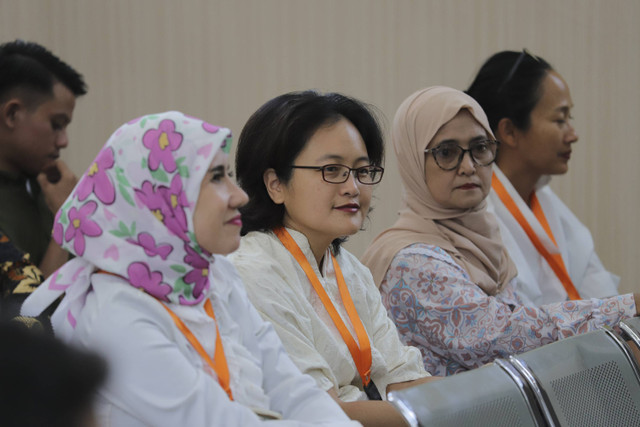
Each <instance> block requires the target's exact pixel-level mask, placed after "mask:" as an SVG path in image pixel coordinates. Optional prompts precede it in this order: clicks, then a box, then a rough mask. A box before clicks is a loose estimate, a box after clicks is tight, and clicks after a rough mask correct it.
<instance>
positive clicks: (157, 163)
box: [22, 112, 349, 426]
mask: <svg viewBox="0 0 640 427" xmlns="http://www.w3.org/2000/svg"><path fill="white" fill-rule="evenodd" d="M230 137H231V135H230V132H229V130H228V129H224V128H218V127H216V126H212V125H210V124H208V123H205V122H203V121H202V120H199V119H196V118H194V117H189V116H186V115H183V114H182V113H178V112H168V113H162V114H157V115H151V116H145V117H142V118H139V119H137V120H134V121H131V122H129V123H127V124H125V125H123V126H122V127H121V128H120V129H118V130H117V131H116V132H115V133H114V134H113V135H112V136H111V138H110V139H109V141H108V142H107V144H106V145H105V147H104V148H103V149H102V150H101V151H100V153H99V154H98V156H97V157H96V159H95V161H94V162H93V163H92V164H91V166H90V167H89V169H88V170H87V172H86V173H85V174H84V176H83V177H82V179H81V180H80V182H79V183H78V185H77V186H76V189H75V190H74V192H73V193H72V195H71V196H70V197H69V199H68V200H67V201H66V202H65V204H64V205H63V207H62V208H61V209H60V211H59V212H58V214H57V216H56V219H55V223H54V230H53V235H54V238H55V240H56V241H57V242H58V243H59V244H61V245H62V246H63V247H65V248H66V249H67V250H69V251H70V252H72V253H73V254H75V256H76V258H75V259H73V260H71V261H69V262H68V263H67V264H65V265H64V266H63V267H62V268H60V269H59V270H58V271H57V272H56V273H54V274H52V276H51V277H50V279H49V280H47V281H46V282H45V283H44V284H43V285H41V286H40V288H39V289H38V291H37V292H35V293H34V294H33V295H32V296H31V297H30V298H29V299H27V301H26V302H25V304H24V305H23V309H22V313H23V314H26V315H34V314H37V313H39V312H41V311H42V310H43V309H44V308H46V307H47V306H48V305H49V304H50V303H51V302H53V301H54V300H55V299H56V298H57V297H58V296H60V295H62V294H63V293H65V296H64V298H63V299H62V302H61V303H60V305H59V306H58V308H57V309H56V311H55V313H54V314H53V316H52V325H53V328H54V332H55V333H56V335H58V336H60V337H62V338H63V339H65V340H68V341H72V342H74V343H75V344H77V345H79V346H82V347H87V348H91V349H93V350H96V351H98V352H100V353H101V354H102V355H103V356H104V357H106V359H107V361H108V362H109V364H110V369H111V371H110V378H109V380H108V383H107V385H106V387H105V388H104V389H103V390H102V391H101V393H100V396H99V407H98V410H97V413H98V415H99V417H100V418H101V421H102V424H103V425H114V426H120V425H127V426H138V425H140V426H142V425H153V426H178V425H184V426H214V425H220V426H222V425H224V426H230V425H241V426H246V425H254V424H258V423H260V422H261V420H265V419H278V418H284V419H286V420H290V421H282V423H284V424H286V425H299V424H304V423H306V424H316V425H322V424H331V425H342V424H344V425H348V423H349V421H348V419H347V418H346V416H345V415H344V414H343V413H342V412H341V411H340V409H339V407H338V406H337V405H336V404H335V403H334V402H333V401H332V399H331V398H330V397H329V396H327V394H326V393H324V392H322V391H321V390H319V389H318V388H317V387H316V386H315V384H314V383H313V381H312V380H311V379H310V378H308V377H305V376H303V375H302V374H301V373H300V372H299V371H298V370H297V368H295V366H294V365H293V363H292V362H291V361H290V360H289V358H288V356H287V355H286V354H285V352H284V349H283V347H282V344H281V343H280V340H279V339H278V337H277V335H276V333H275V332H274V331H273V329H272V327H271V325H270V324H268V323H265V322H264V321H262V320H261V319H260V316H259V315H258V314H257V313H256V311H255V309H254V308H253V306H251V305H250V303H249V301H248V299H247V296H246V294H245V292H244V289H243V287H242V284H241V282H240V280H239V278H238V276H237V274H236V272H235V269H234V268H233V267H232V266H231V264H230V263H229V262H228V261H227V260H226V259H225V258H224V257H222V256H219V255H214V254H222V255H224V254H228V253H229V252H232V251H234V250H235V249H236V248H237V247H238V244H239V241H240V236H239V232H240V227H241V225H242V221H241V218H240V215H239V213H238V208H239V207H240V206H242V205H243V204H244V203H246V201H247V196H246V194H245V193H244V192H243V191H242V190H240V189H239V188H238V187H237V186H236V184H235V183H234V182H233V181H232V180H231V179H230V174H229V171H228V166H227V156H228V152H229V145H230V141H231V139H230ZM296 420H297V421H296Z"/></svg>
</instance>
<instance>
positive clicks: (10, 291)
mask: <svg viewBox="0 0 640 427" xmlns="http://www.w3.org/2000/svg"><path fill="white" fill-rule="evenodd" d="M42 281H43V277H42V273H41V272H40V269H39V268H38V267H37V266H36V265H34V264H33V263H32V262H31V260H30V259H29V254H26V253H24V252H22V251H21V250H20V249H18V248H17V247H16V246H15V245H14V244H13V242H12V241H11V240H10V239H9V237H8V236H7V235H6V234H4V232H2V230H0V318H2V319H3V320H7V319H13V318H15V317H16V316H18V313H19V311H20V305H21V304H22V302H23V301H24V300H25V299H26V298H27V297H28V296H29V295H30V294H31V292H33V291H34V290H35V289H36V288H37V287H38V286H39V285H40V283H42Z"/></svg>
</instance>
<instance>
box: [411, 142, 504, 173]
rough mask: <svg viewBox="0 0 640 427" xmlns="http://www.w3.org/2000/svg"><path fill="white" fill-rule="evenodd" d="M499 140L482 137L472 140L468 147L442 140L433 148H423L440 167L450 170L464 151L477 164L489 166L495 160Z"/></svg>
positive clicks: (455, 167) (459, 159)
mask: <svg viewBox="0 0 640 427" xmlns="http://www.w3.org/2000/svg"><path fill="white" fill-rule="evenodd" d="M499 145H500V141H496V140H494V139H483V140H480V141H472V142H471V143H470V144H469V148H468V149H464V148H462V147H460V146H459V145H458V144H456V143H455V142H443V143H442V144H440V145H438V146H437V147H435V148H429V149H427V150H424V152H425V153H426V154H429V153H431V154H432V155H433V158H434V159H435V161H436V164H437V165H438V166H439V167H440V169H443V170H446V171H451V170H454V169H458V167H459V166H460V163H462V158H463V157H464V153H469V154H470V155H471V160H473V163H475V164H476V165H478V166H489V165H490V164H491V163H493V162H494V161H495V160H496V154H497V153H498V146H499Z"/></svg>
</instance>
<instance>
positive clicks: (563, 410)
mask: <svg viewBox="0 0 640 427" xmlns="http://www.w3.org/2000/svg"><path fill="white" fill-rule="evenodd" d="M620 330H621V331H622V334H621V335H619V334H617V333H616V332H615V331H613V330H612V329H610V328H603V329H600V330H598V331H594V332H589V333H586V334H582V335H576V336H574V337H570V338H566V339H563V340H560V341H557V342H554V343H552V344H547V345H545V346H543V347H540V348H538V349H535V350H532V351H529V352H526V353H523V354H520V355H518V356H509V358H508V359H499V360H496V361H495V362H494V363H492V364H489V365H485V366H483V367H481V368H478V369H475V370H472V371H468V372H463V373H460V374H457V375H453V376H451V377H447V378H444V379H442V380H438V381H433V382H430V383H427V384H423V385H420V386H417V387H413V388H409V389H404V390H399V391H395V392H391V393H390V394H389V401H390V402H391V403H392V404H393V405H395V406H396V408H398V410H399V411H400V412H401V413H402V415H403V416H404V418H405V419H406V421H407V423H408V424H409V425H410V426H412V427H417V426H424V427H431V426H456V427H458V426H473V427H484V426H487V427H489V426H491V427H494V426H495V427H499V426H504V427H515V426H522V427H528V426H539V427H543V426H549V427H554V426H568V427H574V426H575V427H584V426H598V427H599V426H602V427H611V426H625V427H626V426H640V366H639V365H638V362H637V360H636V359H635V357H634V354H633V351H632V349H631V347H630V346H629V345H628V344H627V343H626V342H625V341H629V342H631V343H632V344H631V345H634V346H636V348H637V349H638V350H640V318H634V319H629V320H625V321H624V322H622V323H621V324H620Z"/></svg>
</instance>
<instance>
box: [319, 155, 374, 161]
mask: <svg viewBox="0 0 640 427" xmlns="http://www.w3.org/2000/svg"><path fill="white" fill-rule="evenodd" d="M323 160H333V161H335V162H344V157H342V156H339V155H337V154H325V155H324V156H322V157H320V158H318V160H317V161H318V162H321V161H323ZM362 161H365V162H368V161H369V157H368V156H360V157H358V158H357V159H356V160H355V163H357V162H362Z"/></svg>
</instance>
